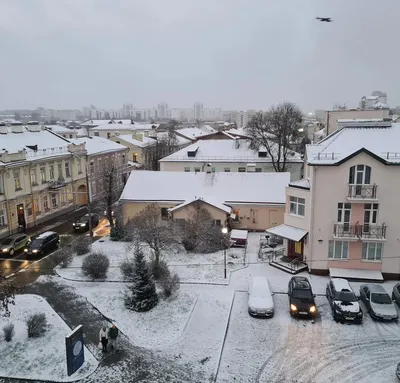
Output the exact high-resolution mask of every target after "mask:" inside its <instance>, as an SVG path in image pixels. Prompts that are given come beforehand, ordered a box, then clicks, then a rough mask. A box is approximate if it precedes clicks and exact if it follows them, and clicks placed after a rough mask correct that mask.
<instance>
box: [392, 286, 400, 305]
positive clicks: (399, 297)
mask: <svg viewBox="0 0 400 383" xmlns="http://www.w3.org/2000/svg"><path fill="white" fill-rule="evenodd" d="M392 299H393V300H394V301H395V302H396V303H397V304H398V305H399V306H400V283H396V284H395V285H394V286H393V291H392Z"/></svg>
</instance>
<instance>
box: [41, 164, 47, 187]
mask: <svg viewBox="0 0 400 383" xmlns="http://www.w3.org/2000/svg"><path fill="white" fill-rule="evenodd" d="M40 181H41V182H42V184H44V183H45V182H47V181H46V168H45V167H44V166H42V167H41V168H40Z"/></svg>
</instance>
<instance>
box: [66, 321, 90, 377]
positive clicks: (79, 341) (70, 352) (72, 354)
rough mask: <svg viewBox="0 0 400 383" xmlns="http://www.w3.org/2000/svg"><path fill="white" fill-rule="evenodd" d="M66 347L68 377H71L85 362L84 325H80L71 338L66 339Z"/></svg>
mask: <svg viewBox="0 0 400 383" xmlns="http://www.w3.org/2000/svg"><path fill="white" fill-rule="evenodd" d="M65 346H66V350H67V370H68V376H71V375H72V374H73V373H75V372H76V371H77V370H79V368H80V367H81V366H82V364H83V363H84V362H85V352H84V350H85V347H84V341H83V327H82V325H79V326H78V327H77V328H76V329H75V330H74V331H72V333H71V334H70V335H69V336H66V337H65Z"/></svg>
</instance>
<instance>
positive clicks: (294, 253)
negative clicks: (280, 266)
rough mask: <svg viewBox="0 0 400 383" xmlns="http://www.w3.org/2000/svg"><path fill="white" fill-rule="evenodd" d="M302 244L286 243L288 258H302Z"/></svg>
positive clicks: (290, 241) (301, 242)
mask: <svg viewBox="0 0 400 383" xmlns="http://www.w3.org/2000/svg"><path fill="white" fill-rule="evenodd" d="M303 249H304V243H303V241H300V242H296V241H292V240H289V241H288V256H289V257H302V256H303Z"/></svg>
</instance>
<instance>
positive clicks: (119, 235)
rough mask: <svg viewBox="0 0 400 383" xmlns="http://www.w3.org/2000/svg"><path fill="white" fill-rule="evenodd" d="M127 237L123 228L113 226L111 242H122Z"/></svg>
mask: <svg viewBox="0 0 400 383" xmlns="http://www.w3.org/2000/svg"><path fill="white" fill-rule="evenodd" d="M124 237H125V230H124V228H123V227H121V226H119V225H118V226H113V227H112V228H111V231H110V239H111V241H122V240H123V239H124Z"/></svg>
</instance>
